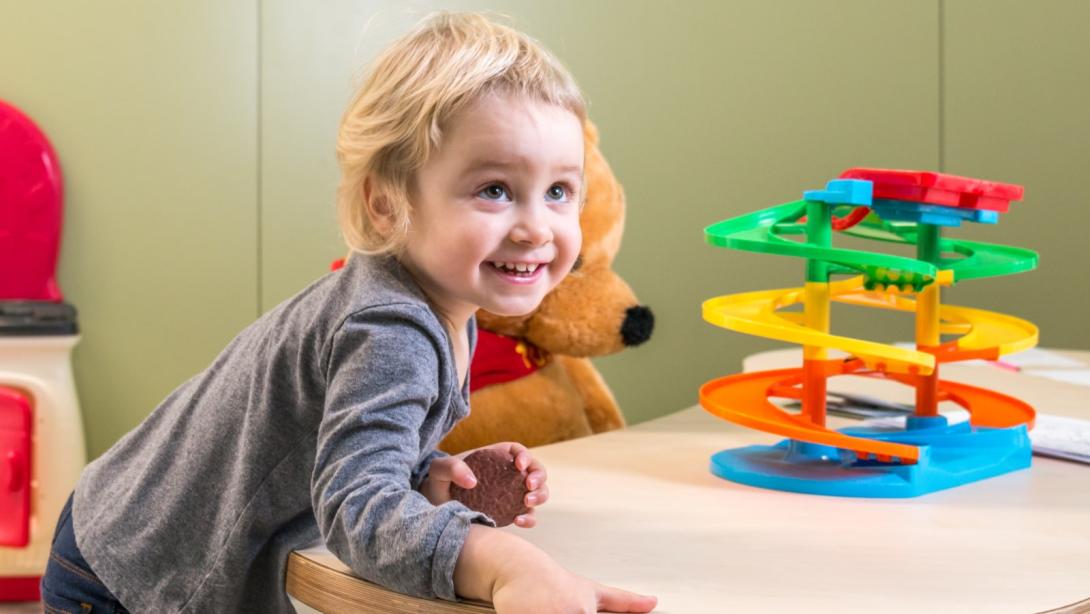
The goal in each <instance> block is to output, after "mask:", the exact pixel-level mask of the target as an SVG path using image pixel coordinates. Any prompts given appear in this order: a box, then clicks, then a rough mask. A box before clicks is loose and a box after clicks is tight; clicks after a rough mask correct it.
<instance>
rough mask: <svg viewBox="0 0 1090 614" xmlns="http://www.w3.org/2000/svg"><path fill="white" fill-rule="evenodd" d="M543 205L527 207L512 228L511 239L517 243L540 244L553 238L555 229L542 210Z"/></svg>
mask: <svg viewBox="0 0 1090 614" xmlns="http://www.w3.org/2000/svg"><path fill="white" fill-rule="evenodd" d="M542 209H543V207H537V206H528V207H525V208H524V209H523V211H522V213H521V215H519V219H518V221H517V222H516V223H515V226H514V227H513V228H512V229H511V240H512V241H514V242H515V243H519V244H523V245H530V246H534V247H536V246H539V245H545V244H546V243H548V242H549V241H552V239H553V231H552V228H551V227H550V226H549V221H548V219H547V218H546V216H545V215H544V211H542Z"/></svg>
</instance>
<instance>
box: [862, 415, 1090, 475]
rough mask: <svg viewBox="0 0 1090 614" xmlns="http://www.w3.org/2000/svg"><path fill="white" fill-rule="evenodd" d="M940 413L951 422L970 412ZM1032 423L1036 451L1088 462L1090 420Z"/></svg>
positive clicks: (1049, 418)
mask: <svg viewBox="0 0 1090 614" xmlns="http://www.w3.org/2000/svg"><path fill="white" fill-rule="evenodd" d="M942 415H944V416H946V419H947V420H948V421H949V423H950V424H956V423H958V422H964V421H966V420H968V419H969V412H967V411H965V410H964V409H954V410H952V411H946V412H943V413H942ZM1034 424H1035V426H1034V428H1033V430H1031V431H1030V432H1029V439H1030V442H1032V445H1033V452H1034V453H1035V454H1040V455H1042V456H1053V457H1057V458H1064V459H1068V460H1073V461H1078V462H1082V463H1088V464H1090V420H1080V419H1078V418H1066V417H1063V416H1054V415H1052V414H1037V419H1036V420H1035V421H1034ZM863 425H864V426H874V427H882V428H902V429H903V428H904V427H905V419H904V417H901V416H890V417H886V418H872V419H870V420H864V421H863Z"/></svg>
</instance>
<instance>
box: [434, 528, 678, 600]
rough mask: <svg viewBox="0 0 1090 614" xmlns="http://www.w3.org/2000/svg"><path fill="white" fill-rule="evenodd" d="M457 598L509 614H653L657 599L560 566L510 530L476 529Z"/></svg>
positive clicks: (465, 551)
mask: <svg viewBox="0 0 1090 614" xmlns="http://www.w3.org/2000/svg"><path fill="white" fill-rule="evenodd" d="M454 589H455V591H456V592H457V593H458V595H460V596H462V597H465V598H469V599H479V600H484V601H491V602H492V604H493V606H495V608H496V612H497V613H498V614H503V613H504V612H541V613H548V612H564V613H567V612H599V611H601V612H650V611H651V610H652V609H654V607H655V604H656V603H657V602H658V600H657V599H656V598H655V597H651V596H646V595H637V594H635V593H630V592H628V591H624V590H621V589H618V588H613V587H611V586H604V585H602V584H598V583H597V582H593V581H591V580H588V579H586V578H583V577H581V576H577V575H575V574H573V573H571V572H570V571H568V570H566V569H564V568H563V567H561V566H560V565H559V564H558V563H557V562H556V561H555V560H553V559H552V557H550V556H549V555H547V554H545V553H544V552H543V551H542V550H540V549H539V548H537V547H536V546H534V545H533V544H531V543H529V542H527V541H526V540H524V539H522V538H520V537H518V536H516V535H512V534H511V533H508V532H506V531H501V530H499V529H493V528H491V527H486V526H481V525H473V526H471V527H470V528H469V535H468V536H467V537H466V542H465V545H464V546H463V547H462V552H461V554H459V556H458V563H457V565H456V566H455V568H454Z"/></svg>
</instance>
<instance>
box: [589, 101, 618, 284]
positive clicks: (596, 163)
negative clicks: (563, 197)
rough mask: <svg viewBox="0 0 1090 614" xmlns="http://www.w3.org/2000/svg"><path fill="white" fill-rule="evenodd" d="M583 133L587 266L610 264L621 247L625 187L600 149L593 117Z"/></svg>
mask: <svg viewBox="0 0 1090 614" xmlns="http://www.w3.org/2000/svg"><path fill="white" fill-rule="evenodd" d="M583 134H584V138H585V140H586V161H585V163H584V164H585V166H584V170H583V177H584V180H585V182H586V185H585V186H584V189H585V190H586V200H584V202H583V210H582V212H580V214H579V226H580V228H581V229H582V230H583V254H582V255H583V260H584V263H585V264H587V265H597V264H603V265H607V266H608V264H609V263H610V262H612V261H613V257H614V256H615V255H616V254H617V250H618V249H620V246H621V233H622V231H623V228H624V208H625V203H624V190H623V189H622V188H621V184H620V182H618V181H617V178H616V177H614V175H613V171H612V170H611V169H610V168H609V163H608V162H606V159H605V157H604V156H603V155H602V151H601V150H600V149H598V128H596V127H595V126H594V124H593V123H591V121H590V120H587V121H586V122H584V124H583Z"/></svg>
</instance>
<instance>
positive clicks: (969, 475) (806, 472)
mask: <svg viewBox="0 0 1090 614" xmlns="http://www.w3.org/2000/svg"><path fill="white" fill-rule="evenodd" d="M841 432H842V433H844V434H847V435H853V436H856V437H867V438H870V439H879V440H882V441H895V442H898V443H907V444H912V445H916V446H919V448H920V458H919V461H918V462H917V463H916V464H913V465H902V464H900V463H897V462H893V463H886V462H879V461H877V460H874V459H873V458H871V459H868V460H859V459H858V458H857V457H856V456H855V455H854V454H853V453H849V452H846V451H842V450H840V449H838V448H834V447H831V446H824V445H819V444H812V443H806V442H802V441H797V440H793V439H785V440H783V441H781V442H780V443H778V444H776V445H773V446H749V447H745V448H735V449H731V450H723V451H722V452H719V453H717V454H715V455H713V456H712V458H711V471H712V473H714V474H715V475H717V476H719V477H721V478H724V479H727V480H730V481H732V482H738V483H740V484H748V485H750V486H758V487H761V488H769V489H773V490H786V491H791V492H801V493H810V494H815V495H832V496H837V497H872V498H894V497H918V496H920V495H924V494H927V493H930V492H935V491H937V490H943V489H946V488H953V487H955V486H961V485H962V484H967V483H969V482H975V481H977V480H983V479H985V478H990V477H994V476H997V475H1002V474H1004V473H1009V472H1011V471H1017V470H1019V469H1025V468H1027V467H1029V466H1030V459H1031V456H1032V449H1031V447H1030V440H1029V434H1028V433H1027V431H1026V427H1025V425H1020V426H1016V427H1012V428H1004V429H995V428H976V427H971V426H970V425H969V423H968V422H962V423H958V424H953V425H947V423H946V419H945V418H943V417H941V416H940V417H935V418H909V419H908V424H907V428H905V429H895V430H892V429H879V428H863V427H854V428H847V429H842V430H841Z"/></svg>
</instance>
